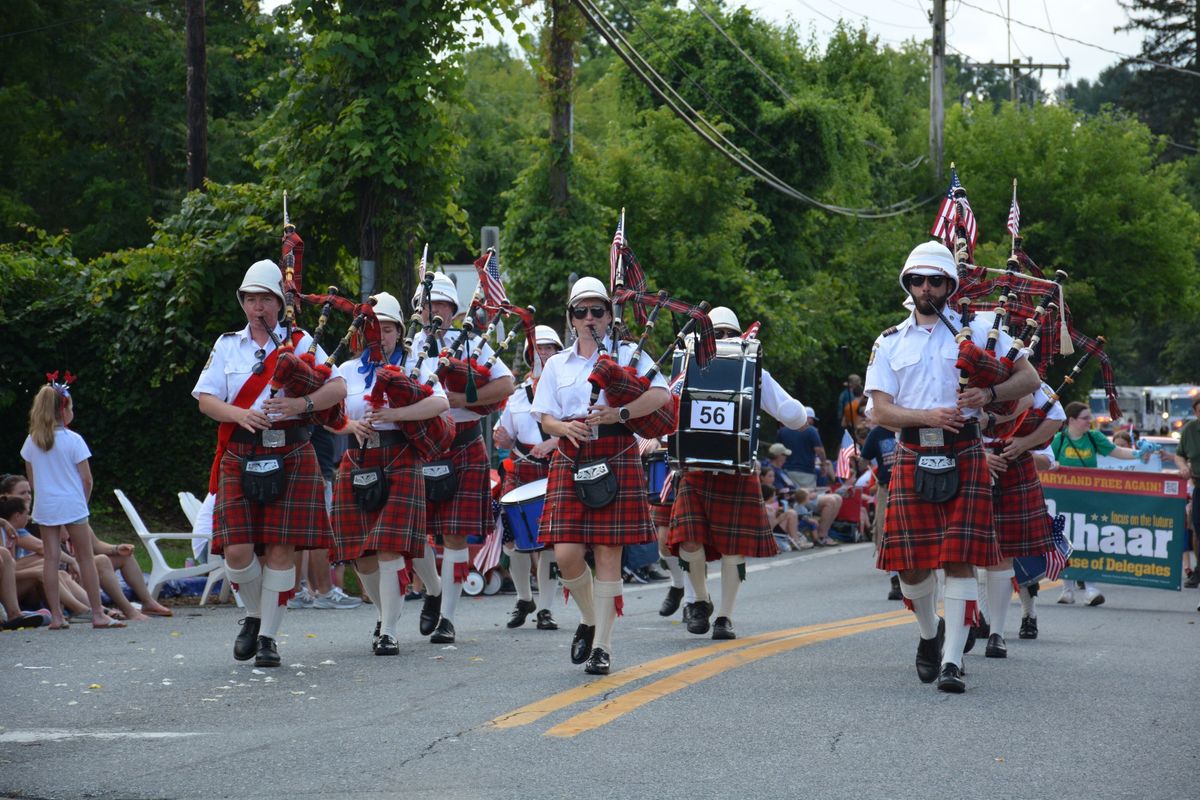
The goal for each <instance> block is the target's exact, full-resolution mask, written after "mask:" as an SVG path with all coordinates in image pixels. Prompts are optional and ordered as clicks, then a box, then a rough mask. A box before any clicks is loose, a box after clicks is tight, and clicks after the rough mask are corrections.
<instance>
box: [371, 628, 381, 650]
mask: <svg viewBox="0 0 1200 800" xmlns="http://www.w3.org/2000/svg"><path fill="white" fill-rule="evenodd" d="M382 627H383V622H381V621H380V620H375V632H374V633H372V634H371V652H375V648H376V647H378V646H379V631H380V629H381V628H382Z"/></svg>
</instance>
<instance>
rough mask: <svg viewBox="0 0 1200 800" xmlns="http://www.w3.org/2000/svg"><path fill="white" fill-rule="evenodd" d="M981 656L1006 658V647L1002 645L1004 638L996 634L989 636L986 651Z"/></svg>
mask: <svg viewBox="0 0 1200 800" xmlns="http://www.w3.org/2000/svg"><path fill="white" fill-rule="evenodd" d="M983 654H984V655H985V656H987V657H988V658H1008V645H1006V644H1005V643H1004V637H1003V636H1001V635H1000V634H998V633H993V634H992V635H991V636H989V637H988V643H987V649H986V650H984V651H983Z"/></svg>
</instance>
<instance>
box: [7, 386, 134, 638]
mask: <svg viewBox="0 0 1200 800" xmlns="http://www.w3.org/2000/svg"><path fill="white" fill-rule="evenodd" d="M56 378H57V375H54V376H52V377H51V381H50V383H48V384H47V385H45V386H43V387H42V388H41V389H39V390H38V393H37V395H36V396H35V397H34V398H33V408H32V409H30V411H29V435H28V436H27V437H25V444H24V445H22V447H21V458H23V459H25V474H26V476H28V478H29V482H30V483H31V484H32V485H33V521H34V522H36V523H37V524H38V525H39V526H41V534H42V542H43V543H44V544H45V559H44V560H43V562H42V575H43V578H44V582H45V591H46V603H47V605H49V607H50V629H51V630H61V629H63V628H66V627H68V625H67V622H66V620H64V619H63V615H62V605H61V604H60V603H59V592H58V588H59V587H58V561H59V553H60V552H61V549H60V543H61V541H62V537H63V536H70V537H71V544H72V545H73V546H74V548H75V558H76V561H77V562H78V564H79V577H80V580H81V582H82V583H83V588H84V590H85V591H86V592H87V596H88V604H89V605H90V606H91V607H92V627H93V628H124V627H125V623H124V622H120V621H119V620H115V619H113V618H112V617H110V616H108V615H107V614H105V613H104V606H103V605H102V604H101V602H100V575H99V573H97V572H96V564H95V561H94V560H93V555H94V554H93V552H92V536H93V534H92V527H91V525H89V524H88V500H89V499H90V498H91V495H92V469H91V466H90V465H89V463H88V459H89V458H91V456H92V453H91V451H90V450H89V449H88V446H87V443H86V442H85V441H84V440H83V437H82V436H80V435H79V434H78V433H75V432H74V431H72V430H69V429H68V428H67V426H68V425H70V424H71V421H72V420H73V419H74V418H75V410H74V406H73V404H72V402H71V395H70V393H69V392H68V391H67V384H66V383H56V382H55V379H56Z"/></svg>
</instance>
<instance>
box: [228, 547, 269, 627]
mask: <svg viewBox="0 0 1200 800" xmlns="http://www.w3.org/2000/svg"><path fill="white" fill-rule="evenodd" d="M225 575H226V576H227V577H228V579H229V581H230V582H231V583H235V584H237V592H238V596H239V597H241V598H242V604H243V605H244V606H246V616H247V617H262V565H261V564H259V563H258V559H257V558H251V559H250V563H249V564H247V565H246V566H244V567H242V568H241V569H234V568H233V567H231V566H229V562H228V561H226V562H225Z"/></svg>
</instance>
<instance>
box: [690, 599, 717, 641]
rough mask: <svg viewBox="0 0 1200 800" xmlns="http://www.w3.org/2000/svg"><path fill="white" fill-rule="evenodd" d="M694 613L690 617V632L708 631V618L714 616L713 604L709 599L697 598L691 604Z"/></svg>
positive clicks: (700, 632) (701, 632) (703, 632)
mask: <svg viewBox="0 0 1200 800" xmlns="http://www.w3.org/2000/svg"><path fill="white" fill-rule="evenodd" d="M690 605H691V607H692V615H691V617H689V618H688V624H687V629H688V633H695V634H705V633H708V618H709V617H711V616H712V613H713V604H712V602H710V601H708V600H697V601H696V602H694V603H691V604H690Z"/></svg>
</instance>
